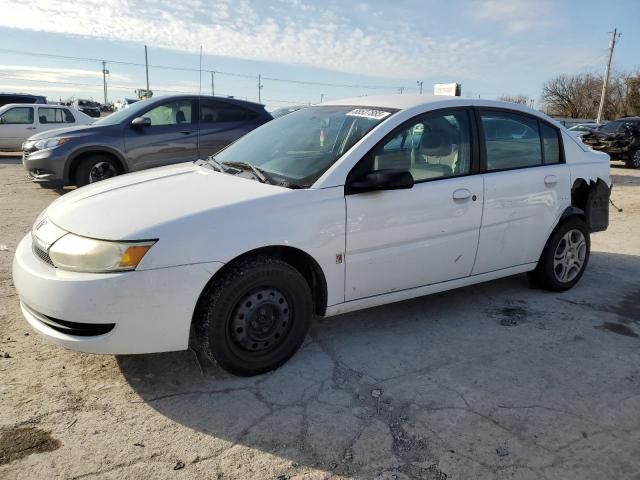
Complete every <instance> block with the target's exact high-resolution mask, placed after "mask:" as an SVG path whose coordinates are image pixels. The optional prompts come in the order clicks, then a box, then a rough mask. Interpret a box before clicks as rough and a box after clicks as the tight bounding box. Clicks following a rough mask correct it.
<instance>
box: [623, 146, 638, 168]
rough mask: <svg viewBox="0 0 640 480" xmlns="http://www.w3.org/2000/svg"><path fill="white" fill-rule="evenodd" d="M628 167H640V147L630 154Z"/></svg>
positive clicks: (627, 161) (626, 162)
mask: <svg viewBox="0 0 640 480" xmlns="http://www.w3.org/2000/svg"><path fill="white" fill-rule="evenodd" d="M625 166H626V167H627V168H640V148H636V150H635V151H634V152H633V153H631V154H630V155H629V158H627V160H626V161H625Z"/></svg>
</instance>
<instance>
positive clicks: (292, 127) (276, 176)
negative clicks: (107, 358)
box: [13, 95, 610, 375]
mask: <svg viewBox="0 0 640 480" xmlns="http://www.w3.org/2000/svg"><path fill="white" fill-rule="evenodd" d="M609 195H610V180H609V159H608V157H607V155H605V154H602V153H599V152H594V151H591V150H589V149H588V148H587V147H586V146H584V145H582V144H581V143H580V142H579V140H578V139H577V138H575V137H574V136H573V135H572V134H570V133H569V132H568V131H567V130H566V129H565V128H564V127H562V126H561V125H560V124H558V123H557V122H555V121H554V120H552V119H551V118H549V117H547V116H545V115H543V114H541V113H540V112H537V111H534V110H532V109H530V108H527V107H525V106H521V105H514V104H510V103H503V102H496V101H484V100H472V99H460V98H445V97H426V96H417V97H411V96H408V95H398V96H382V97H363V98H357V99H350V100H344V101H341V102H334V103H331V104H326V103H325V104H323V105H320V106H315V107H310V108H305V109H300V110H298V111H295V112H292V113H290V114H289V115H286V116H283V117H281V118H278V119H276V120H274V121H272V122H269V123H267V124H265V125H263V126H261V127H260V128H258V129H256V130H254V131H253V132H251V133H249V134H248V135H246V136H245V137H243V138H241V139H240V140H238V141H236V142H235V143H233V144H232V145H230V146H229V147H227V148H226V149H225V150H223V151H221V152H219V153H218V154H217V155H216V156H215V157H210V158H208V159H206V160H198V161H196V162H194V163H182V164H178V165H172V166H167V167H162V168H159V169H153V170H148V171H142V172H137V173H132V174H127V175H123V176H121V177H117V178H113V179H109V180H106V181H103V182H100V183H97V184H93V185H89V186H87V187H83V188H79V189H77V190H75V191H74V192H71V193H69V194H67V195H64V196H63V197H61V198H59V199H58V200H56V201H55V202H53V203H52V204H51V205H50V206H49V208H47V209H46V210H45V211H44V212H43V213H42V214H41V215H40V216H39V217H38V219H37V220H36V222H35V223H34V225H33V228H32V230H31V232H30V233H29V234H28V235H27V236H26V237H25V238H24V239H23V240H22V241H21V243H20V245H19V246H18V248H17V251H16V255H15V260H14V264H13V278H14V283H15V286H16V288H17V290H18V293H19V297H20V303H21V307H22V312H23V313H24V316H25V317H26V319H27V321H28V322H29V323H30V324H31V326H32V327H33V328H34V329H35V330H37V331H38V332H39V333H40V334H42V335H44V336H45V337H47V338H48V339H49V340H51V341H53V342H55V343H57V344H59V345H62V346H64V347H67V348H70V349H74V350H80V351H83V352H93V353H106V354H134V353H149V352H164V351H171V350H182V349H186V348H188V347H189V346H190V345H191V346H193V347H194V348H196V349H199V350H200V351H201V352H202V353H204V354H205V355H206V356H207V357H208V358H210V359H211V360H214V361H216V362H217V363H218V364H219V365H220V366H222V367H223V368H224V369H226V370H228V371H230V372H232V373H235V374H238V375H254V374H259V373H262V372H266V371H268V370H271V369H274V368H276V367H278V366H279V365H281V364H282V363H284V362H285V361H287V360H288V359H289V358H290V357H291V356H292V355H293V354H294V353H295V352H296V351H297V350H298V348H299V347H300V345H301V344H302V342H303V339H304V338H305V335H306V334H307V330H308V328H309V324H310V321H311V319H312V317H313V316H314V315H317V316H331V315H337V314H341V313H345V312H350V311H354V310H360V309H364V308H368V307H373V306H377V305H382V304H386V303H391V302H397V301H400V300H405V299H409V298H413V297H418V296H422V295H427V294H431V293H434V292H441V291H444V290H449V289H453V288H458V287H463V286H466V285H471V284H475V283H479V282H485V281H488V280H493V279H497V278H500V277H506V276H509V275H515V274H522V273H528V274H529V276H530V278H531V279H532V281H534V282H536V283H537V284H539V285H540V286H542V287H544V288H547V289H549V290H553V291H563V290H567V289H569V288H571V287H573V286H574V285H575V284H576V283H577V282H578V281H579V280H580V277H581V276H582V274H583V273H584V271H585V268H586V267H587V263H588V261H589V245H590V243H589V236H590V233H592V232H596V231H601V230H604V229H606V228H607V226H608V222H609V217H608V199H609Z"/></svg>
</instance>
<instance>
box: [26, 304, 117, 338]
mask: <svg viewBox="0 0 640 480" xmlns="http://www.w3.org/2000/svg"><path fill="white" fill-rule="evenodd" d="M22 305H23V306H24V308H25V310H28V311H29V313H31V314H32V315H33V316H34V317H35V318H36V320H38V321H39V322H41V323H43V324H45V325H46V326H47V327H49V328H52V329H54V330H55V331H57V332H60V333H64V334H66V335H74V336H76V337H95V336H98V335H104V334H105V333H109V332H110V331H111V330H113V327H115V326H116V324H115V323H79V322H69V321H67V320H59V319H57V318H53V317H49V316H47V315H44V314H42V313H40V312H36V311H35V310H34V309H32V308H31V307H29V306H27V305H25V304H24V303H23V304H22Z"/></svg>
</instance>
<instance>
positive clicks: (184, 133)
mask: <svg viewBox="0 0 640 480" xmlns="http://www.w3.org/2000/svg"><path fill="white" fill-rule="evenodd" d="M180 133H181V134H183V135H189V134H190V133H191V130H182V131H181V132H180Z"/></svg>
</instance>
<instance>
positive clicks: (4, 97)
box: [0, 93, 47, 107]
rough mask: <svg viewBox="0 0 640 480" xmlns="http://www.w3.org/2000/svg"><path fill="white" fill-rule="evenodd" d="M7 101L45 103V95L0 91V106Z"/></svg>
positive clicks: (6, 103) (7, 102)
mask: <svg viewBox="0 0 640 480" xmlns="http://www.w3.org/2000/svg"><path fill="white" fill-rule="evenodd" d="M9 103H42V104H44V103H47V97H43V96H42V95H31V94H29V93H0V107H2V106H4V105H8V104H9Z"/></svg>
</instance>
